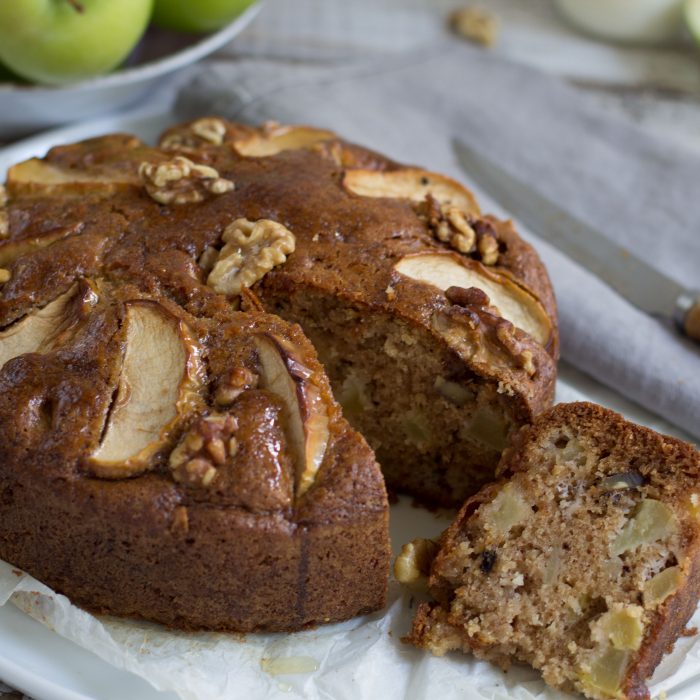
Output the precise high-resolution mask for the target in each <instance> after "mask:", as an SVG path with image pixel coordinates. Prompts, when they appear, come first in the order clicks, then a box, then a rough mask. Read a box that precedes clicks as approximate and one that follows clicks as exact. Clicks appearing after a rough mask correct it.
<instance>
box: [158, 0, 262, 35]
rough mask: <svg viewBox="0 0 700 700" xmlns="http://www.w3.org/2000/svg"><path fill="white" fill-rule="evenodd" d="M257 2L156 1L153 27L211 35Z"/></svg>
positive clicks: (241, 0) (243, 0) (211, 0)
mask: <svg viewBox="0 0 700 700" xmlns="http://www.w3.org/2000/svg"><path fill="white" fill-rule="evenodd" d="M253 2H254V0H155V4H154V7H153V23H154V24H157V25H158V26H159V27H165V28H166V29H176V30H177V31H179V32H211V31H213V30H215V29H219V28H220V27H223V26H224V25H225V24H228V23H229V22H230V21H231V20H232V19H234V18H235V17H237V16H238V15H240V14H241V12H243V10H245V9H246V8H247V7H249V6H250V5H252V4H253Z"/></svg>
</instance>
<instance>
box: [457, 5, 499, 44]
mask: <svg viewBox="0 0 700 700" xmlns="http://www.w3.org/2000/svg"><path fill="white" fill-rule="evenodd" d="M449 23H450V26H451V27H452V29H454V31H455V32H457V34H459V35H460V36H462V37H464V38H465V39H469V40H470V41H474V42H476V43H477V44H482V45H483V46H493V45H494V44H495V43H496V39H497V38H498V19H497V18H496V17H495V16H494V15H492V14H491V13H490V12H488V11H487V10H485V9H483V8H481V7H469V6H468V7H462V8H460V9H458V10H455V11H454V12H453V13H452V14H451V15H450V17H449Z"/></svg>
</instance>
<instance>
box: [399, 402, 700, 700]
mask: <svg viewBox="0 0 700 700" xmlns="http://www.w3.org/2000/svg"><path fill="white" fill-rule="evenodd" d="M499 472H500V475H501V477H502V478H501V480H500V481H498V482H496V483H494V484H491V485H489V486H486V487H484V488H483V489H482V490H481V491H480V492H479V493H478V494H476V495H475V496H474V497H472V498H471V499H469V500H468V501H467V502H466V503H465V505H464V507H463V508H462V510H461V512H460V514H459V516H458V517H457V519H456V521H455V522H454V523H453V524H452V525H451V526H450V528H449V529H448V530H446V531H445V533H444V534H443V536H442V539H441V541H440V543H439V546H438V548H437V554H436V555H435V557H434V559H433V561H432V565H431V566H430V578H429V586H430V591H431V594H432V596H433V597H434V598H435V601H436V602H434V603H424V604H422V605H421V607H420V608H419V610H418V613H417V615H416V618H415V620H414V623H413V629H412V631H411V634H410V637H409V641H411V642H412V643H413V644H415V645H417V646H419V647H423V648H426V649H429V650H430V651H432V652H433V653H435V654H444V653H446V652H448V651H450V650H453V649H461V650H463V651H465V652H466V651H470V652H472V653H473V654H474V655H476V656H477V657H479V658H483V659H488V660H492V661H494V662H496V663H498V664H500V665H502V666H504V667H505V666H508V664H509V663H510V662H511V661H512V660H520V661H525V662H527V663H529V664H531V665H532V666H534V667H535V668H536V669H539V670H540V671H541V672H542V674H543V677H544V679H545V681H546V682H547V683H548V684H550V685H552V686H554V687H558V688H562V689H564V690H575V691H579V692H582V693H583V694H584V695H586V696H587V697H590V698H599V699H601V700H602V699H605V698H618V699H620V700H633V699H634V700H642V699H643V698H648V697H649V693H648V690H647V688H646V686H645V682H644V681H645V679H646V678H648V677H649V676H651V674H652V672H653V670H654V668H655V667H656V666H657V664H658V663H659V661H660V660H661V658H662V656H663V654H664V653H665V652H667V651H668V650H669V649H670V648H671V646H672V645H673V643H674V642H675V640H676V639H677V638H678V636H679V635H680V634H681V633H682V632H683V629H684V627H685V625H686V623H687V621H688V619H689V618H690V616H691V615H692V613H693V612H694V610H695V608H696V605H697V602H698V595H699V593H700V481H699V478H700V455H699V453H698V452H697V451H696V450H695V449H694V448H693V447H692V446H691V445H688V444H685V443H683V442H681V441H680V440H676V439H674V438H670V437H666V436H663V435H659V434H657V433H655V432H653V431H651V430H649V429H646V428H642V427H640V426H637V425H634V424H632V423H629V422H627V421H625V420H623V419H622V418H621V417H620V416H619V415H618V414H616V413H614V412H612V411H610V410H607V409H604V408H601V407H600V406H595V405H593V404H586V403H577V404H564V405H559V406H557V407H555V408H554V409H552V410H551V411H549V412H547V413H545V414H543V415H542V416H540V417H539V418H538V419H537V420H536V421H535V423H534V424H533V425H532V426H530V427H527V428H523V429H522V431H521V432H520V434H519V435H518V436H517V438H516V440H515V442H514V444H513V445H512V446H511V447H510V448H509V449H508V450H507V451H506V453H505V454H504V457H503V460H502V462H501V464H500V466H499ZM418 550H419V548H418V547H415V546H414V547H407V548H405V550H404V555H403V560H402V561H400V562H399V564H400V565H399V566H398V567H397V572H399V573H401V572H409V573H411V572H412V571H413V570H414V569H416V570H417V569H418V568H420V566H419V565H418V564H417V565H415V566H412V565H411V562H410V561H405V560H407V559H409V558H410V557H411V556H412V553H413V552H416V551H418ZM419 564H420V563H419Z"/></svg>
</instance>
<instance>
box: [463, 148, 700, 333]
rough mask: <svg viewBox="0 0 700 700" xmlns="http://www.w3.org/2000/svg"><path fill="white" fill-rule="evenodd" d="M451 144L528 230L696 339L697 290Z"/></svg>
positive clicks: (699, 323) (699, 318) (699, 324)
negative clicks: (671, 276)
mask: <svg viewBox="0 0 700 700" xmlns="http://www.w3.org/2000/svg"><path fill="white" fill-rule="evenodd" d="M453 147H454V150H455V153H456V155H457V160H458V161H459V164H460V165H461V167H462V169H463V170H464V172H465V173H466V175H467V176H468V177H469V178H471V179H472V180H473V181H474V182H475V183H476V184H477V185H478V186H479V187H480V188H482V189H483V190H484V192H486V194H488V195H489V196H490V197H492V198H493V199H494V200H495V201H497V202H498V203H499V204H500V205H502V206H503V208H504V209H506V210H507V211H509V212H510V213H511V214H513V216H515V217H516V218H517V219H519V220H520V221H522V223H523V224H525V226H527V228H528V229H530V231H532V233H535V234H536V235H538V236H539V237H541V238H544V239H546V240H547V241H549V242H550V243H551V244H552V245H554V246H556V247H557V248H559V250H561V251H562V252H563V253H565V254H566V255H568V256H569V257H571V258H573V259H574V260H576V261H577V262H578V263H580V264H581V265H583V266H584V267H586V268H587V269H588V270H590V271H591V272H593V273H594V274H595V275H597V276H598V277H600V278H601V279H602V280H603V281H604V282H606V283H607V284H609V285H610V286H611V287H612V288H613V289H615V290H617V291H618V292H619V293H620V294H622V295H623V296H624V297H625V298H626V299H627V300H628V301H630V302H631V303H632V304H634V305H635V306H637V307H638V308H640V309H642V310H643V311H646V312H647V313H649V314H652V315H654V316H662V317H667V318H672V319H673V320H674V321H675V322H676V324H677V325H678V327H679V329H680V330H681V331H682V332H683V333H685V334H686V335H687V336H688V337H690V338H693V339H694V340H696V341H699V342H700V290H693V289H686V288H684V287H683V286H682V285H680V284H678V283H677V282H675V281H674V280H672V279H670V278H669V277H666V275H664V274H662V273H661V272H659V271H658V270H656V269H654V268H653V267H652V266H651V265H649V264H647V263H646V262H644V261H643V260H641V259H640V258H638V257H636V256H635V255H634V254H633V253H631V252H630V251H628V250H626V249H625V248H622V247H620V246H619V245H617V244H616V243H614V242H613V241H611V240H610V239H609V238H607V237H606V236H605V235H603V234H602V233H600V232H599V231H596V230H595V229H594V228H593V227H592V226H589V225H588V224H586V223H584V222H583V221H580V220H578V219H576V218H575V217H574V216H572V215H571V214H569V213H568V212H567V211H565V210H564V209H562V207H561V206H559V205H558V204H556V203H555V202H553V201H551V200H549V199H547V198H546V197H545V196H544V195H541V194H540V193H539V192H536V191H535V190H534V189H532V188H531V187H530V186H529V185H528V184H527V183H525V182H522V181H521V180H518V179H517V178H515V177H513V176H512V175H509V174H508V173H507V172H506V171H505V170H504V169H503V168H501V166H499V165H498V164H497V163H494V162H493V161H491V160H489V159H488V158H487V157H485V156H483V155H482V154H481V153H478V152H477V151H475V150H474V149H473V148H471V147H470V146H468V145H467V144H466V143H464V142H463V141H461V140H459V139H454V140H453Z"/></svg>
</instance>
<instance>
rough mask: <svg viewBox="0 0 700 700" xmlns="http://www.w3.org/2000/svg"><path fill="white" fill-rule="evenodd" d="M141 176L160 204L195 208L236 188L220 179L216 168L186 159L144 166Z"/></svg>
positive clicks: (228, 181)
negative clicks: (197, 204)
mask: <svg viewBox="0 0 700 700" xmlns="http://www.w3.org/2000/svg"><path fill="white" fill-rule="evenodd" d="M139 176H140V177H141V179H142V180H143V183H144V186H145V188H146V192H148V194H149V195H150V197H151V198H152V199H154V200H155V201H156V202H158V203H159V204H193V203H196V202H201V201H203V200H204V199H205V197H207V196H208V195H218V194H224V193H226V192H230V191H231V190H232V189H233V188H234V184H233V182H231V180H226V179H224V178H222V177H219V173H218V172H217V171H216V170H215V169H214V168H212V167H210V166H208V165H201V164H200V163H194V162H192V161H191V160H190V159H189V158H185V157H184V156H175V157H174V158H172V159H171V160H168V161H165V162H164V163H148V162H143V163H141V165H140V166H139Z"/></svg>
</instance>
